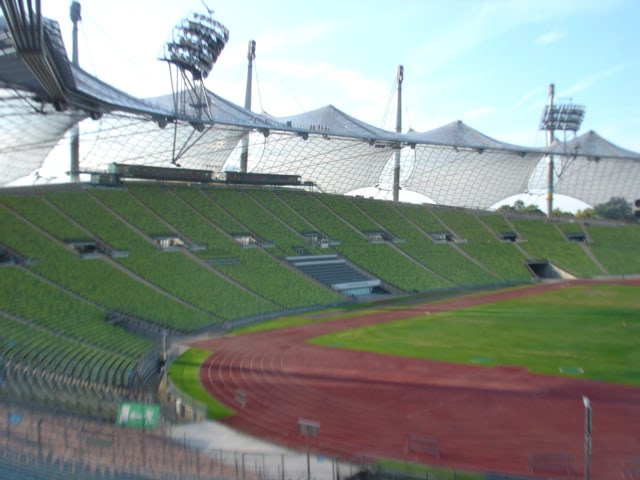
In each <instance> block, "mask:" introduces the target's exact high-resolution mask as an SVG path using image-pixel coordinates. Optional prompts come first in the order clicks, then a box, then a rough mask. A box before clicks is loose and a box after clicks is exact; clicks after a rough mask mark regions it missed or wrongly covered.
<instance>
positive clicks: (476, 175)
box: [0, 0, 640, 208]
mask: <svg viewBox="0 0 640 480" xmlns="http://www.w3.org/2000/svg"><path fill="white" fill-rule="evenodd" d="M0 4H1V5H2V7H3V12H4V13H5V15H6V16H7V18H6V20H5V19H3V18H2V17H0V186H3V185H9V184H11V183H12V182H14V181H15V180H17V179H20V178H23V177H26V176H28V175H30V174H33V173H34V172H35V171H37V170H38V169H39V168H41V166H42V165H43V162H44V161H45V159H46V158H47V156H48V155H50V152H51V151H52V150H53V149H54V147H55V146H56V145H57V144H58V143H59V142H60V140H61V139H63V138H64V136H65V134H66V133H67V132H68V131H69V130H70V128H71V127H72V126H73V125H75V124H77V123H79V122H82V123H81V128H80V132H81V142H82V144H83V145H85V147H83V149H82V155H81V163H80V168H81V170H83V171H100V170H106V169H107V167H108V165H109V164H110V163H113V162H117V163H134V164H135V163H138V164H147V165H158V166H170V165H175V166H176V167H178V166H182V167H189V168H204V169H208V170H213V171H223V170H227V169H233V168H234V162H235V161H236V159H237V157H238V155H239V148H240V147H239V145H240V141H241V139H242V138H243V137H245V136H246V135H247V134H248V135H249V138H250V145H249V147H250V157H249V170H250V171H255V172H262V173H287V174H297V175H301V176H302V177H303V179H304V180H308V181H312V182H314V183H315V184H317V185H318V186H319V187H320V188H321V189H322V190H323V191H326V192H332V193H348V192H352V191H354V190H357V189H361V188H366V187H373V186H375V185H380V184H384V183H385V182H388V181H389V180H388V178H389V174H390V171H391V168H390V165H391V164H392V162H393V157H394V152H396V151H397V150H398V149H401V152H402V161H401V167H402V172H401V187H402V188H403V189H405V190H410V191H415V192H417V193H420V194H422V195H424V196H426V197H428V198H430V199H432V200H433V201H434V202H436V203H439V204H445V205H452V206H465V207H474V208H488V207H490V206H491V205H494V204H496V203H497V202H499V201H500V200H502V199H504V198H506V197H508V196H511V195H515V194H519V193H523V192H525V191H526V190H527V189H528V188H530V186H531V183H532V178H533V177H535V175H536V171H539V170H540V163H541V162H543V161H544V157H545V155H547V154H548V153H549V152H548V151H547V150H546V149H545V148H530V147H522V146H518V145H512V144H508V143H504V142H501V141H499V140H495V139H492V138H490V137H488V136H486V135H484V134H482V133H480V132H478V131H476V130H474V129H472V128H470V127H468V126H467V125H465V124H464V123H462V122H461V121H457V122H452V123H450V124H448V125H445V126H442V127H440V128H436V129H434V130H430V131H427V132H415V131H411V132H408V133H406V134H400V133H395V132H390V131H387V130H384V129H380V128H377V127H374V126H372V125H369V124H367V123H365V122H363V121H360V120H358V119H356V118H353V117H351V116H349V115H347V114H346V113H344V112H342V111H340V110H338V109H337V108H335V107H334V106H331V105H329V106H326V107H323V108H319V109H317V110H313V111H310V112H305V113H301V114H299V115H292V116H287V117H282V118H274V117H271V116H268V115H265V114H258V113H254V112H251V111H249V110H247V109H244V108H243V107H240V106H238V105H236V104H234V103H232V102H229V101H227V100H225V99H223V98H221V97H220V96H218V95H216V94H214V93H212V92H210V91H205V94H204V97H203V98H199V99H198V101H196V102H190V101H189V99H188V98H187V97H188V96H189V95H191V94H192V93H193V92H190V91H188V90H183V91H180V92H176V93H174V94H171V95H165V96H161V97H157V98H151V99H140V98H136V97H134V96H131V95H129V94H127V93H125V92H122V91H120V90H118V89H116V88H114V87H112V86H110V85H108V84H106V83H104V82H102V81H101V80H99V79H98V78H96V77H94V76H92V75H90V74H88V73H87V72H85V71H84V70H82V69H81V68H78V67H76V66H74V65H73V64H72V63H71V62H70V60H69V58H68V56H67V53H66V50H65V48H64V44H63V41H62V35H61V32H60V29H59V26H58V23H57V22H55V21H53V20H49V19H42V18H41V17H40V16H38V15H37V12H36V14H35V15H34V14H33V12H31V11H30V9H28V8H26V7H24V6H23V5H22V4H21V2H20V0H0ZM21 8H22V9H23V10H25V11H26V10H28V11H29V13H30V15H24V14H16V11H17V10H20V9H21ZM18 13H19V12H18ZM23 13H24V12H23ZM177 97H183V98H186V101H184V102H182V105H187V106H189V105H191V107H185V108H178V107H177V102H176V98H177ZM202 102H204V104H206V113H207V114H206V115H203V114H202V106H201V104H202ZM89 119H91V120H89ZM85 120H86V121H85ZM552 152H553V154H554V156H556V157H557V158H560V159H561V160H560V161H558V160H556V162H557V165H559V167H558V168H557V172H556V176H557V179H556V192H557V193H563V194H565V195H568V196H572V197H575V198H578V199H580V200H582V201H584V202H586V203H588V204H591V205H595V204H597V203H601V202H603V201H607V200H608V199H609V198H610V197H611V196H622V197H625V198H627V199H628V200H630V201H631V200H632V199H635V198H636V197H637V196H639V192H638V189H637V186H638V185H640V162H638V160H640V154H638V153H635V152H630V151H628V150H624V149H621V148H619V147H616V146H615V145H612V144H611V143H609V142H607V141H606V140H604V139H602V138H601V137H599V136H598V135H597V134H595V133H594V132H588V133H587V134H585V135H581V136H579V137H577V138H575V139H574V140H571V141H569V142H558V143H557V144H556V145H554V146H553V147H552Z"/></svg>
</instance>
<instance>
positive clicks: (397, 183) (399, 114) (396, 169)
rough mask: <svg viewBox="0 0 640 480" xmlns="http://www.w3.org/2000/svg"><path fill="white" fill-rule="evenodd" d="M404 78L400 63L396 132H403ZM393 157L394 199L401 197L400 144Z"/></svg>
mask: <svg viewBox="0 0 640 480" xmlns="http://www.w3.org/2000/svg"><path fill="white" fill-rule="evenodd" d="M402 80H404V67H403V66H402V65H398V78H397V81H398V110H397V112H396V133H402ZM393 153H394V157H393V201H394V202H397V201H398V200H399V199H400V153H401V152H400V145H396V146H395V151H394V152H393Z"/></svg>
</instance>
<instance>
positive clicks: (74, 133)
mask: <svg viewBox="0 0 640 480" xmlns="http://www.w3.org/2000/svg"><path fill="white" fill-rule="evenodd" d="M70 14H71V21H72V22H73V56H72V58H71V62H72V63H73V65H74V66H75V67H79V66H80V58H79V54H78V22H79V21H80V20H82V16H81V6H80V2H73V3H71V10H70ZM70 147H71V152H70V153H71V161H70V165H69V175H70V180H71V182H72V183H77V182H79V181H80V174H79V173H78V172H79V170H80V126H79V125H78V123H75V124H74V125H73V126H72V127H71V145H70Z"/></svg>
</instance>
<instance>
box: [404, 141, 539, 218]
mask: <svg viewBox="0 0 640 480" xmlns="http://www.w3.org/2000/svg"><path fill="white" fill-rule="evenodd" d="M539 160H540V154H539V153H517V152H504V151H491V150H478V149H469V148H457V147H454V146H435V145H416V147H415V160H414V165H413V172H412V174H411V175H410V176H409V177H408V179H407V180H406V181H405V182H404V184H403V187H404V188H407V189H409V190H412V191H415V192H417V193H420V194H422V195H424V196H426V197H428V198H429V199H431V200H432V201H433V202H435V203H437V204H440V205H449V206H455V207H472V208H481V209H487V208H489V207H491V206H492V205H494V204H496V203H497V202H499V201H500V200H503V199H504V198H507V197H509V196H512V195H517V194H520V193H523V192H525V191H526V190H527V184H528V180H529V177H530V176H531V174H532V173H533V171H534V169H535V167H536V165H537V164H538V162H539Z"/></svg>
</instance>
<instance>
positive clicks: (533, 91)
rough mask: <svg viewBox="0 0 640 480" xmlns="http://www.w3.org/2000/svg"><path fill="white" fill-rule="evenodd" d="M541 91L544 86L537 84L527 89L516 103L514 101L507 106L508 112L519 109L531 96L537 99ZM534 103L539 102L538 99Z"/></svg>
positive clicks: (541, 93)
mask: <svg viewBox="0 0 640 480" xmlns="http://www.w3.org/2000/svg"><path fill="white" fill-rule="evenodd" d="M543 92H544V88H543V87H541V86H538V87H535V88H533V89H531V90H529V91H528V92H527V93H525V94H524V95H523V96H522V97H521V98H520V99H519V100H518V101H517V102H516V103H514V104H513V105H511V106H510V107H509V108H507V111H508V112H514V111H516V110H518V109H520V108H521V107H522V106H523V105H525V104H526V103H527V102H529V100H531V99H532V98H536V100H539V98H538V97H542V95H543ZM542 98H544V97H542ZM536 103H537V104H539V101H538V102H536Z"/></svg>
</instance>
